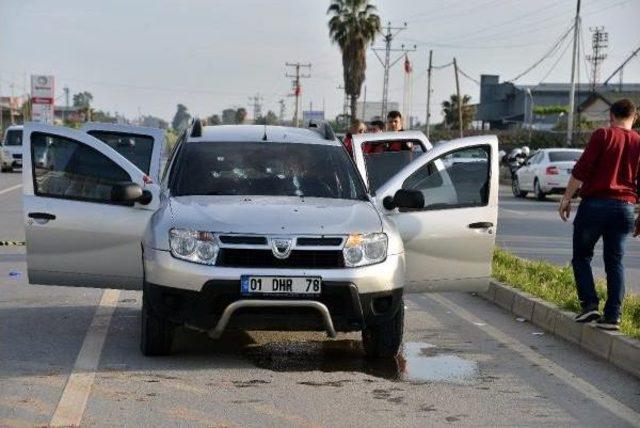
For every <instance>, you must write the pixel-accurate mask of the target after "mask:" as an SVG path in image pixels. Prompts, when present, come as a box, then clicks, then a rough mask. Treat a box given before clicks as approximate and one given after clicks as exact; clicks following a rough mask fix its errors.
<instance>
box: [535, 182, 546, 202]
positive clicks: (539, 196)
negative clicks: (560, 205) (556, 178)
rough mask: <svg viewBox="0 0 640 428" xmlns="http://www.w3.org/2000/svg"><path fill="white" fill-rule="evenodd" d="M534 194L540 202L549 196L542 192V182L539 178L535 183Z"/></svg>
mask: <svg viewBox="0 0 640 428" xmlns="http://www.w3.org/2000/svg"><path fill="white" fill-rule="evenodd" d="M533 193H534V195H535V196H536V199H537V200H539V201H544V200H545V199H546V198H547V194H546V193H544V192H543V191H542V188H540V182H539V181H538V179H537V178H536V181H535V183H533Z"/></svg>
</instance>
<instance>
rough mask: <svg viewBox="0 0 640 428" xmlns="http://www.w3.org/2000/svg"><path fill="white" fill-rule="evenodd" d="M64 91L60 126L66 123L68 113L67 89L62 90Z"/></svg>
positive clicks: (66, 87)
mask: <svg viewBox="0 0 640 428" xmlns="http://www.w3.org/2000/svg"><path fill="white" fill-rule="evenodd" d="M62 90H63V91H64V107H65V108H64V114H63V115H62V125H64V124H65V122H66V121H67V113H69V87H68V86H65V87H64V88H62Z"/></svg>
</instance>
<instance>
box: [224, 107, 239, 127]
mask: <svg viewBox="0 0 640 428" xmlns="http://www.w3.org/2000/svg"><path fill="white" fill-rule="evenodd" d="M235 122H236V110H235V109H232V108H226V109H224V110H222V123H224V124H225V125H231V124H233V123H235Z"/></svg>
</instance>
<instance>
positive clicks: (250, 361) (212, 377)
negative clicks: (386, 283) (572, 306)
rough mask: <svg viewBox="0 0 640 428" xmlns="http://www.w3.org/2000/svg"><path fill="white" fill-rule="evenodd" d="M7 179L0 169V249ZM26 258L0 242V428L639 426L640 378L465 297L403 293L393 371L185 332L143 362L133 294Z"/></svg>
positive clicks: (13, 232)
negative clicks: (89, 285)
mask: <svg viewBox="0 0 640 428" xmlns="http://www.w3.org/2000/svg"><path fill="white" fill-rule="evenodd" d="M19 184H20V177H19V175H6V174H2V175H0V219H1V227H0V233H2V234H3V236H2V239H5V237H6V238H7V239H9V238H15V239H22V238H23V235H22V233H23V232H22V228H21V220H20V215H21V214H20V204H19V192H20V190H19V189H18V188H13V187H14V186H16V185H19ZM9 189H11V190H9ZM527 203H528V202H527ZM537 206H539V207H542V206H543V205H537ZM507 209H511V208H507ZM514 215H515V214H514ZM24 251H25V250H24V247H0V361H1V362H2V363H1V364H0V426H35V425H37V426H42V425H48V424H52V425H74V424H76V425H82V426H122V425H126V426H278V427H281V426H513V425H520V426H550V427H551V426H553V427H557V426H613V427H618V426H620V427H623V426H638V425H640V393H639V391H640V380H638V379H634V378H632V377H631V376H629V375H628V374H626V373H625V372H622V371H620V370H618V369H616V368H615V367H612V366H611V365H610V364H608V363H605V362H604V361H602V360H600V359H598V358H596V357H593V356H591V355H589V354H586V353H585V352H583V351H582V350H581V349H580V348H578V347H576V346H574V345H571V344H569V343H567V342H565V341H563V340H560V339H558V338H555V337H553V336H551V335H547V334H543V333H542V332H541V331H540V330H539V329H537V328H536V327H535V326H533V325H531V324H529V323H526V322H518V320H517V319H516V318H515V317H514V316H512V315H511V314H508V313H506V312H504V311H503V310H501V309H499V308H498V307H496V306H494V305H492V304H490V303H488V302H486V301H484V300H482V299H481V298H479V297H476V296H473V295H468V294H456V293H447V294H437V295H410V296H407V298H406V307H407V316H406V322H405V340H404V348H403V353H402V356H401V357H400V358H398V359H397V360H392V361H379V362H371V361H368V360H366V359H364V358H363V353H362V349H361V346H360V344H359V336H358V335H356V334H341V335H339V337H338V338H337V339H336V340H330V339H327V338H326V337H325V336H324V334H320V333H264V332H247V333H233V332H230V333H227V334H225V335H224V336H223V337H222V338H221V339H220V340H216V341H214V340H211V339H209V338H208V337H206V336H204V335H202V334H200V333H195V332H191V331H187V330H181V331H179V332H178V334H177V339H176V344H175V349H174V351H175V354H174V355H172V356H170V357H162V358H145V357H143V356H142V355H141V354H140V352H139V351H138V342H139V325H140V299H141V295H140V293H139V292H135V291H121V292H120V291H114V290H108V291H102V290H93V289H83V288H67V287H46V286H33V285H27V284H26V277H25V271H26V262H25V253H24ZM10 272H13V273H14V275H10Z"/></svg>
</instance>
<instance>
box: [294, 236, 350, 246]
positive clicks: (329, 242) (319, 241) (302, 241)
mask: <svg viewBox="0 0 640 428" xmlns="http://www.w3.org/2000/svg"><path fill="white" fill-rule="evenodd" d="M296 243H297V244H298V245H299V246H300V247H337V246H338V245H340V244H342V238H298V240H297V241H296Z"/></svg>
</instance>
